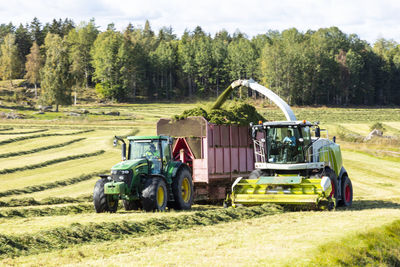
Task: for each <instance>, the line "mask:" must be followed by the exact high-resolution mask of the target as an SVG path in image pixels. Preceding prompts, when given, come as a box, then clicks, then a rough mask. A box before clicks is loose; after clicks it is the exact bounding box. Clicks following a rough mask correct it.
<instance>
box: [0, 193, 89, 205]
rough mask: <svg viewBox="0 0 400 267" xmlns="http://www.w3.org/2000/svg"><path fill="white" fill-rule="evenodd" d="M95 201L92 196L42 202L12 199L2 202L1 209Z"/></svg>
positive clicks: (30, 199) (30, 198) (51, 199)
mask: <svg viewBox="0 0 400 267" xmlns="http://www.w3.org/2000/svg"><path fill="white" fill-rule="evenodd" d="M89 201H93V196H92V194H90V195H82V196H79V197H76V198H72V197H48V198H45V199H42V200H36V199H34V198H32V197H26V198H18V199H16V198H12V199H10V200H8V201H0V207H23V206H40V205H56V204H66V203H82V202H89Z"/></svg>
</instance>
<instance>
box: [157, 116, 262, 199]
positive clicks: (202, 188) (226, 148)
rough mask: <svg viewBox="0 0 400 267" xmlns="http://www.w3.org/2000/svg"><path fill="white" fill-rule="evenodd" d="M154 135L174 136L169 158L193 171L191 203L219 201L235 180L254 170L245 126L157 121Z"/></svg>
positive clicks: (203, 121)
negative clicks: (184, 164) (193, 201)
mask: <svg viewBox="0 0 400 267" xmlns="http://www.w3.org/2000/svg"><path fill="white" fill-rule="evenodd" d="M157 135H168V136H171V137H174V144H173V156H174V158H175V160H181V161H182V162H185V163H186V164H188V165H189V166H190V167H191V168H192V170H193V183H194V191H195V200H221V199H224V198H225V197H226V194H227V193H228V192H230V190H231V186H232V183H233V182H234V180H235V179H236V178H237V177H240V176H243V177H247V176H248V175H249V173H250V172H251V171H252V170H253V169H254V154H253V146H252V140H251V137H250V135H249V127H247V126H238V125H216V124H213V123H209V122H208V121H207V120H206V119H204V118H203V117H189V118H186V119H184V120H172V119H160V120H159V121H158V122H157Z"/></svg>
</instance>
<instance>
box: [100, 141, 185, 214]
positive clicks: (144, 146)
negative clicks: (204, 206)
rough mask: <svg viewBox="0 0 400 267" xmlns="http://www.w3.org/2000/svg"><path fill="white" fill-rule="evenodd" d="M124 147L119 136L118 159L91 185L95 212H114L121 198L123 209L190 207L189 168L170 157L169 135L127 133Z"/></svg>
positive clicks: (150, 209) (170, 143)
mask: <svg viewBox="0 0 400 267" xmlns="http://www.w3.org/2000/svg"><path fill="white" fill-rule="evenodd" d="M127 141H128V147H127V145H126V143H125V141H124V140H123V139H122V138H120V137H117V136H116V137H115V140H114V145H117V144H118V142H121V143H122V145H121V151H122V161H121V162H120V163H118V164H116V165H114V166H113V167H112V168H111V174H110V175H101V179H99V180H98V181H97V183H96V185H95V188H94V193H93V202H94V207H95V210H96V212H115V211H116V210H117V208H118V201H119V200H122V201H123V204H124V207H125V209H126V210H137V209H144V210H146V211H153V210H161V211H162V210H165V209H166V207H167V206H168V207H173V208H175V209H190V208H191V205H192V203H193V182H192V172H191V169H190V167H189V166H187V165H186V164H185V163H183V162H180V161H174V160H173V158H172V149H171V146H172V138H171V137H169V136H129V137H128V138H127Z"/></svg>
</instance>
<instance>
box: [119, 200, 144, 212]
mask: <svg viewBox="0 0 400 267" xmlns="http://www.w3.org/2000/svg"><path fill="white" fill-rule="evenodd" d="M123 203H124V208H125V210H138V209H140V201H139V200H131V201H129V200H124V201H123Z"/></svg>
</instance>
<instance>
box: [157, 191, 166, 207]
mask: <svg viewBox="0 0 400 267" xmlns="http://www.w3.org/2000/svg"><path fill="white" fill-rule="evenodd" d="M164 199H165V194H164V188H163V187H162V186H160V187H158V189H157V205H158V207H162V206H163V205H164Z"/></svg>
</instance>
